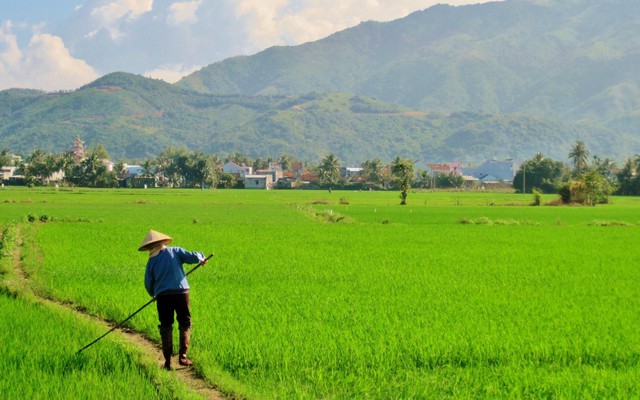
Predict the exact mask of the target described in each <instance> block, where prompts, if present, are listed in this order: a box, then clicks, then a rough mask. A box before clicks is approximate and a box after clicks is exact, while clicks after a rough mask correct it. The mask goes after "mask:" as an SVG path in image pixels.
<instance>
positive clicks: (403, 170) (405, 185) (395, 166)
mask: <svg viewBox="0 0 640 400" xmlns="http://www.w3.org/2000/svg"><path fill="white" fill-rule="evenodd" d="M391 172H393V174H394V175H395V176H396V178H397V179H398V182H399V183H400V205H403V206H404V205H407V195H408V193H409V189H411V182H412V181H413V161H411V160H407V159H403V158H400V156H398V157H396V159H395V160H394V161H393V163H392V164H391Z"/></svg>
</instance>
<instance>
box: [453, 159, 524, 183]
mask: <svg viewBox="0 0 640 400" xmlns="http://www.w3.org/2000/svg"><path fill="white" fill-rule="evenodd" d="M519 168H520V165H519V164H517V163H515V162H514V161H513V160H510V159H509V160H504V161H498V160H495V159H493V160H488V161H485V162H483V163H482V164H480V166H478V167H477V168H464V175H468V176H473V177H475V178H477V179H479V180H480V181H481V182H482V183H498V182H500V183H511V182H513V177H514V176H515V173H516V171H518V169H519Z"/></svg>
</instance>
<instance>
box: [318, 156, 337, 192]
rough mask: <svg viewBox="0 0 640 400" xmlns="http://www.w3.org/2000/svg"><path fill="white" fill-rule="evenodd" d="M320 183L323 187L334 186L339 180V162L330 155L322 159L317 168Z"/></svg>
mask: <svg viewBox="0 0 640 400" xmlns="http://www.w3.org/2000/svg"><path fill="white" fill-rule="evenodd" d="M318 173H319V174H320V182H321V183H322V184H324V185H329V186H331V185H335V184H336V183H338V181H339V180H340V161H339V160H338V158H337V157H336V155H335V154H333V153H331V154H329V155H328V156H326V157H325V158H323V159H322V161H321V163H320V165H319V166H318Z"/></svg>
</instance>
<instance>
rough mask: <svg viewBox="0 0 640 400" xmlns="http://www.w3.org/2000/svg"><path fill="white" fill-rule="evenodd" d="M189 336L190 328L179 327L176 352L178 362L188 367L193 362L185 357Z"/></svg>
mask: <svg viewBox="0 0 640 400" xmlns="http://www.w3.org/2000/svg"><path fill="white" fill-rule="evenodd" d="M190 338H191V329H189V328H186V329H185V328H180V351H179V352H178V354H179V356H178V363H180V365H184V366H185V367H190V366H192V365H193V362H191V360H189V359H188V358H187V349H189V340H190Z"/></svg>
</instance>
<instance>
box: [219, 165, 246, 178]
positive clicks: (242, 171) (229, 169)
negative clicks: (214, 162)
mask: <svg viewBox="0 0 640 400" xmlns="http://www.w3.org/2000/svg"><path fill="white" fill-rule="evenodd" d="M222 172H224V173H225V174H231V175H234V176H235V177H236V178H238V179H244V177H245V176H246V175H251V174H253V168H251V167H247V166H240V165H238V164H236V163H234V162H233V161H229V162H228V163H226V164H225V165H223V166H222Z"/></svg>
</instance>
